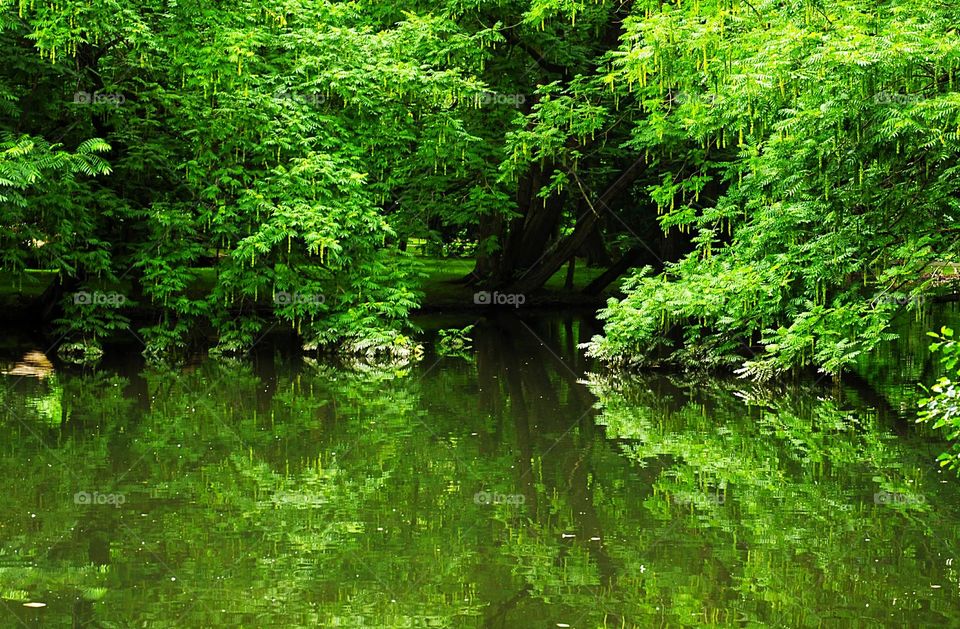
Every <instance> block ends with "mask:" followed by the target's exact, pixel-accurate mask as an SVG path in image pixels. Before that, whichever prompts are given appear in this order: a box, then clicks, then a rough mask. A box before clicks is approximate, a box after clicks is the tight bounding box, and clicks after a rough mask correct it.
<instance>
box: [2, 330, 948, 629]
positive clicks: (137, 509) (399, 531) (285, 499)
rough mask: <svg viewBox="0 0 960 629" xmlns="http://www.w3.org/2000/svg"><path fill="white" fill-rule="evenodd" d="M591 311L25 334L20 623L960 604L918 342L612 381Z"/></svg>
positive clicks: (605, 619)
mask: <svg viewBox="0 0 960 629" xmlns="http://www.w3.org/2000/svg"><path fill="white" fill-rule="evenodd" d="M466 323H470V322H469V321H467V322H462V321H461V322H459V324H460V325H465V324H466ZM923 323H925V322H923ZM916 327H917V328H918V330H919V328H920V326H916ZM595 332H596V326H595V324H593V323H590V322H589V321H588V320H585V319H580V318H577V317H574V316H566V317H563V316H561V317H549V318H530V319H523V320H521V319H518V318H514V317H510V316H503V317H500V318H495V319H490V320H486V321H483V322H481V323H479V324H478V325H477V328H476V330H475V331H474V337H475V342H474V352H473V355H472V357H471V359H470V360H463V359H460V358H447V359H439V358H437V357H435V356H433V355H430V354H429V353H428V355H427V356H426V358H425V360H424V361H423V362H422V363H421V364H418V365H415V366H412V367H409V368H407V369H395V370H392V371H376V370H368V371H357V370H351V369H346V368H344V367H342V366H341V367H337V366H335V365H334V364H332V363H330V362H325V361H308V360H302V359H300V358H298V357H296V356H295V355H292V354H290V353H287V352H283V351H280V350H278V349H276V348H270V347H266V346H264V347H260V348H259V352H258V354H257V355H256V356H254V357H253V358H251V359H250V360H245V361H238V362H231V361H213V360H202V361H197V362H196V364H191V365H189V366H187V367H184V368H182V369H178V370H170V371H163V370H157V369H146V368H143V367H142V366H139V365H117V366H114V367H113V368H110V367H109V366H108V367H107V368H105V369H103V370H101V371H98V372H91V373H86V374H84V373H70V372H65V371H63V370H52V371H49V370H44V369H35V370H34V372H33V373H27V372H29V371H30V370H29V369H24V368H23V366H22V363H23V361H20V363H21V366H20V368H19V371H18V370H17V369H15V368H14V367H15V366H16V365H15V363H17V357H16V356H12V359H11V360H10V361H8V367H7V368H5V371H6V372H8V375H7V376H5V377H4V378H3V381H4V383H3V384H4V386H3V387H2V388H0V402H2V405H0V498H2V501H3V506H2V519H0V619H2V622H0V625H2V626H4V627H5V626H27V627H60V626H76V627H133V626H136V627H142V626H149V627H212V626H246V627H268V626H270V627H272V626H278V627H297V626H304V627H315V626H323V627H337V626H341V627H383V626H398V627H563V626H570V627H581V628H583V627H588V628H595V627H648V626H704V625H707V626H710V625H719V626H728V625H737V626H759V625H768V626H788V627H794V626H811V627H817V626H844V627H846V626H882V625H889V626H903V625H910V626H924V625H925V626H960V577H958V573H957V569H958V568H960V562H958V561H957V559H960V558H958V557H957V545H958V540H960V535H958V533H960V508H958V507H960V500H958V497H960V496H958V491H957V487H958V482H957V479H956V478H955V477H952V476H950V475H949V474H948V473H946V472H943V473H942V472H941V471H940V470H939V469H938V468H937V466H936V464H935V461H934V459H935V457H936V455H937V454H938V453H939V452H940V451H941V450H942V449H943V444H942V443H940V442H938V441H937V440H936V439H934V438H933V437H932V436H930V435H929V434H926V433H924V432H922V431H920V430H918V429H917V428H916V427H915V426H913V425H912V424H910V423H909V422H908V421H905V419H904V418H903V417H902V416H901V415H902V413H901V412H900V407H901V405H904V404H906V402H905V401H904V400H906V398H907V397H908V396H909V391H912V387H911V388H909V390H908V388H907V385H906V384H904V383H903V382H900V383H898V382H897V380H896V378H894V377H893V376H892V375H891V374H893V373H897V372H898V369H900V371H899V373H901V374H903V373H906V374H907V375H908V376H909V377H914V376H915V375H916V374H917V373H927V372H929V370H930V368H929V364H928V363H927V362H925V361H926V358H925V357H924V356H923V354H922V352H917V353H915V354H913V356H915V358H913V359H911V360H912V361H913V362H910V363H909V364H908V365H907V366H904V367H898V366H897V361H901V362H902V360H903V359H902V357H900V356H899V352H900V351H901V350H900V349H897V348H894V349H892V350H888V351H889V352H890V353H888V354H886V355H882V356H879V357H877V358H876V364H871V367H872V368H873V371H872V372H871V371H869V370H867V371H866V372H865V373H864V381H863V382H860V383H858V382H854V383H853V384H850V385H844V386H835V385H833V384H832V383H829V382H820V383H817V382H815V381H814V380H807V381H801V382H796V383H791V384H789V385H783V386H779V387H758V386H753V385H750V384H748V383H744V382H742V381H736V380H729V379H704V378H693V377H684V376H679V375H666V374H658V375H648V376H645V377H631V378H604V377H600V376H595V375H590V374H589V371H590V367H591V365H589V364H587V363H585V362H584V360H583V358H582V357H581V354H580V353H579V351H578V350H577V348H576V346H577V344H578V343H580V342H582V341H584V340H586V339H587V338H589V336H590V335H591V334H593V333H595ZM912 338H914V339H915V340H908V341H905V342H909V343H914V344H915V345H916V346H917V347H922V346H925V343H923V342H922V341H921V340H917V339H920V338H921V337H920V336H919V333H918V334H916V335H914V337H912ZM28 362H29V361H28ZM870 382H875V383H877V384H876V386H869V385H868V383H870ZM955 564H956V565H955ZM25 603H26V604H29V603H43V604H44V605H45V606H44V607H28V606H25Z"/></svg>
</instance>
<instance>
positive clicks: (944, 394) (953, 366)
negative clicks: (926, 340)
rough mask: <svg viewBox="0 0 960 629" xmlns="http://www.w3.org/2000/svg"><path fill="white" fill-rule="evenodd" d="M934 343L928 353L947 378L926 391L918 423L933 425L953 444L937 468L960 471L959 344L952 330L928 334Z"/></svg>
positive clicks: (941, 458)
mask: <svg viewBox="0 0 960 629" xmlns="http://www.w3.org/2000/svg"><path fill="white" fill-rule="evenodd" d="M929 334H930V336H932V337H933V338H935V339H936V342H935V343H931V344H930V351H931V352H933V353H939V354H940V362H941V363H942V365H943V367H944V369H946V371H947V375H945V376H942V377H940V379H939V380H937V382H936V384H934V385H933V386H931V387H930V388H929V389H925V391H926V392H927V393H928V396H927V397H925V398H923V399H921V400H920V402H919V404H920V409H921V410H920V413H919V419H918V421H920V422H928V423H931V424H933V428H935V429H939V430H941V431H942V432H943V434H944V436H945V437H946V438H947V439H949V440H950V441H953V442H954V443H953V444H952V446H951V449H950V450H949V451H948V452H945V453H943V454H942V455H940V464H941V465H943V466H945V467H949V468H950V469H953V470H958V471H960V391H958V388H957V387H958V385H957V382H956V379H957V377H958V376H960V369H958V368H957V366H958V364H960V344H958V343H957V341H956V340H954V338H953V329H951V328H948V327H943V328H941V329H940V333H939V334H937V333H936V332H930V333H929Z"/></svg>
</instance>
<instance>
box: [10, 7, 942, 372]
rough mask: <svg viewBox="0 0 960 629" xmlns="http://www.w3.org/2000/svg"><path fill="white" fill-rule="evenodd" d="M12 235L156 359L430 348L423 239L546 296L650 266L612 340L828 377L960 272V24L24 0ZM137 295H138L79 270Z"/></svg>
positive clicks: (23, 253) (13, 102)
mask: <svg viewBox="0 0 960 629" xmlns="http://www.w3.org/2000/svg"><path fill="white" fill-rule="evenodd" d="M0 15H2V20H0V29H2V31H0V36H2V37H3V40H4V46H3V52H2V53H0V54H3V55H4V56H5V63H4V64H3V66H2V68H0V95H2V96H3V98H2V99H0V103H2V104H0V144H2V147H0V155H2V157H0V169H2V170H0V188H2V190H0V215H2V221H0V224H2V228H0V260H2V265H3V269H4V270H5V271H6V272H8V273H12V274H14V276H15V277H19V278H22V277H25V276H26V275H25V274H26V273H27V271H36V270H45V271H48V272H49V273H50V274H52V275H53V276H54V280H53V281H52V282H51V283H50V285H49V287H47V288H46V290H44V291H43V293H42V294H41V295H40V296H39V297H38V298H37V299H36V300H35V301H34V302H31V303H30V304H29V305H28V308H29V309H30V310H31V311H32V312H38V313H40V314H42V315H43V316H53V317H57V320H58V321H59V325H60V329H61V332H62V334H63V335H64V336H65V337H66V338H69V339H72V340H77V341H80V342H81V343H82V344H85V345H92V346H95V345H97V344H98V343H99V342H100V341H101V340H102V339H103V338H105V337H106V336H107V335H109V334H111V333H116V332H118V331H120V332H124V331H126V330H129V331H130V332H132V333H134V334H136V335H137V336H138V338H141V339H142V340H143V342H144V345H145V348H146V349H145V351H146V353H147V354H148V355H151V356H163V355H168V354H170V353H175V352H177V351H178V350H179V349H182V348H183V346H184V345H185V344H186V343H187V342H188V341H189V340H190V338H191V337H192V336H195V335H196V333H197V331H198V330H203V331H207V330H209V331H210V333H211V334H212V335H213V336H214V337H215V338H216V339H217V342H216V348H217V350H218V351H221V352H236V351H243V350H244V349H246V348H248V347H250V346H251V345H252V344H253V343H254V342H255V341H256V339H257V338H259V336H260V335H262V334H264V333H265V332H267V331H268V330H269V329H271V322H272V321H282V322H284V323H285V324H286V325H288V326H290V327H291V328H292V329H294V330H295V331H296V333H297V334H298V335H299V336H300V337H301V339H302V341H303V344H304V345H305V346H307V347H321V346H332V345H342V346H343V345H345V346H348V347H361V346H362V347H377V348H386V350H385V351H388V352H394V351H405V352H409V351H413V346H412V341H410V340H409V337H408V336H407V332H408V330H407V324H408V315H409V313H410V312H411V311H412V310H413V309H415V308H416V307H417V306H418V305H419V304H420V303H421V298H422V293H421V292H420V286H421V279H422V277H421V273H420V272H419V271H418V268H417V257H416V256H414V255H412V254H411V252H410V251H409V250H408V244H409V243H410V242H412V241H414V240H416V241H426V242H428V243H432V244H433V245H437V246H441V245H442V246H444V247H446V246H451V247H459V248H461V249H463V250H465V251H467V252H468V253H469V254H470V255H472V256H473V257H474V258H475V260H476V262H475V268H474V270H473V272H472V273H470V274H469V275H468V276H466V277H464V278H463V282H465V283H467V284H471V285H475V286H477V287H478V288H480V289H496V290H501V291H508V292H514V293H532V292H536V291H537V290H539V289H540V288H542V287H543V285H544V284H545V282H546V281H547V280H548V279H549V278H550V277H552V276H553V275H554V274H555V273H556V272H557V271H558V270H559V269H560V268H561V267H562V266H563V265H564V264H566V263H569V264H573V263H574V261H575V260H576V259H577V258H580V259H582V260H584V261H585V263H586V264H589V265H592V266H595V267H598V268H600V269H603V270H606V272H604V273H602V275H600V277H599V278H598V279H597V281H596V282H594V283H591V285H589V286H586V287H580V288H581V289H582V290H583V291H584V292H587V293H590V294H597V293H599V292H601V291H602V290H603V289H604V288H605V286H606V285H607V284H610V283H612V282H615V281H616V280H617V277H618V276H619V275H621V274H622V273H623V272H624V271H627V270H628V269H633V270H632V271H629V272H628V279H627V280H626V281H625V282H624V283H623V286H622V291H623V292H622V294H619V295H617V296H616V298H615V299H612V300H611V301H610V302H608V304H607V307H606V308H605V309H604V310H603V311H602V312H601V316H602V317H603V318H604V319H605V321H606V327H605V330H604V334H603V335H602V336H598V337H596V338H595V339H594V340H593V341H592V342H591V343H590V344H589V351H590V353H591V354H592V355H594V356H597V357H599V358H601V359H603V360H604V361H607V362H610V363H613V364H626V365H639V364H651V363H671V364H681V365H688V366H692V365H697V366H702V365H709V366H717V367H733V368H739V369H741V370H742V372H743V373H745V374H747V375H750V376H752V377H756V378H766V377H771V376H774V375H776V374H779V373H782V372H784V371H787V370H790V369H794V368H798V367H800V368H802V367H807V366H813V367H817V368H820V369H822V370H823V371H825V372H827V373H831V374H837V373H840V372H841V371H843V370H844V369H847V368H849V367H850V366H851V365H852V364H853V362H854V361H855V360H856V358H857V356H859V355H861V354H863V353H864V352H866V351H868V350H870V349H871V348H872V347H874V346H875V345H876V344H877V343H878V342H880V341H881V340H883V339H884V338H887V337H888V336H889V334H890V333H889V330H888V328H889V322H890V320H891V319H892V318H893V317H894V316H895V315H896V314H897V313H898V312H899V311H901V310H903V309H904V308H910V309H921V308H922V307H923V301H922V299H921V297H924V296H926V295H928V294H929V293H930V292H931V291H932V290H934V289H935V288H936V287H937V286H938V285H939V284H940V283H941V282H942V281H943V279H944V278H945V277H947V276H950V275H955V273H956V272H955V267H954V266H953V263H954V262H955V258H956V254H957V240H956V238H955V237H954V234H955V232H956V231H957V210H958V207H957V204H958V196H957V192H958V191H957V181H958V178H957V151H958V146H960V95H958V92H957V89H956V85H955V81H956V80H957V79H958V77H957V76H956V74H957V69H958V62H960V59H958V50H960V44H958V39H957V37H956V31H955V26H954V17H955V10H954V8H953V7H951V6H950V5H948V4H943V3H936V2H930V1H929V0H896V1H892V2H885V3H881V4H879V5H878V4H876V3H864V2H859V1H853V0H843V1H841V2H835V3H830V4H829V5H827V4H825V3H821V2H815V1H812V2H787V3H782V2H772V1H769V2H747V1H746V0H724V1H717V2H713V1H700V0H696V1H685V0H680V1H678V2H676V3H661V2H650V1H646V2H643V1H641V2H638V1H635V0H626V1H620V0H618V1H617V2H612V1H609V0H602V1H596V2H579V1H575V0H524V1H516V0H491V1H483V2H475V3H464V2H453V1H446V2H439V3H437V2H431V3H427V2H417V1H414V0H402V1H398V2H390V3H384V2H370V1H368V0H362V1H357V2H349V3H335V2H325V1H319V2H316V1H311V2H306V1H302V0H257V1H253V0H246V1H234V2H226V3H218V4H217V5H216V6H210V5H208V4H204V3H199V2H192V1H186V2H177V3H171V2H166V1H163V2H161V1H159V0H157V1H153V0H148V1H146V2H138V3H130V2H126V1H124V0H110V1H104V2H101V1H96V2H89V1H86V2H81V1H80V0H59V1H57V2H47V1H44V0H37V1H36V2H33V3H26V2H18V3H13V2H6V3H5V4H4V8H3V12H2V14H0ZM108 290H116V291H118V292H119V293H121V294H122V295H123V297H124V299H123V300H121V301H120V303H118V300H112V301H111V300H110V299H93V298H90V299H86V298H81V299H78V298H77V295H78V294H81V295H90V294H97V291H108Z"/></svg>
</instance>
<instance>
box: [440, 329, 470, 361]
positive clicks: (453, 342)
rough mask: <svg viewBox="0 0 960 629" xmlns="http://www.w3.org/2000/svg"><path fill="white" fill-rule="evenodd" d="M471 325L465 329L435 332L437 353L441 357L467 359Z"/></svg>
mask: <svg viewBox="0 0 960 629" xmlns="http://www.w3.org/2000/svg"><path fill="white" fill-rule="evenodd" d="M472 330H473V326H472V325H468V326H467V327H465V328H459V329H457V328H450V329H447V330H438V331H437V353H438V354H440V355H441V356H459V357H461V358H467V357H469V355H470V354H469V352H470V350H471V343H472V340H471V338H470V332H471V331H472Z"/></svg>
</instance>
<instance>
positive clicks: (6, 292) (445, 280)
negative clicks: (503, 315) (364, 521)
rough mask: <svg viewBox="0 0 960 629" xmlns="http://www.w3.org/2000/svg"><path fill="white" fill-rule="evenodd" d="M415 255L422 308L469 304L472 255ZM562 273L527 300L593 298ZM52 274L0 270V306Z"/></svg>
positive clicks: (29, 293) (203, 275)
mask: <svg viewBox="0 0 960 629" xmlns="http://www.w3.org/2000/svg"><path fill="white" fill-rule="evenodd" d="M416 259H417V260H418V261H419V262H420V264H421V265H422V270H423V272H424V273H425V274H426V277H425V278H424V280H423V284H422V289H423V291H424V303H423V305H424V307H425V308H459V307H464V308H469V307H472V306H473V305H474V304H473V294H474V292H475V289H474V288H472V287H469V286H466V285H464V284H461V283H459V282H458V281H457V280H460V279H461V278H463V277H464V276H466V275H467V274H468V273H469V272H470V271H471V270H472V269H473V266H474V261H473V259H472V258H439V257H430V256H418V257H417V258H416ZM196 272H197V280H196V281H195V282H194V283H193V285H191V286H190V289H189V290H188V293H189V294H190V296H191V297H194V298H196V297H200V296H201V295H203V294H204V293H205V292H206V291H207V290H209V287H210V286H212V285H213V283H214V281H215V279H216V271H215V270H214V269H212V268H207V267H204V268H198V269H196ZM602 272H603V269H597V268H588V267H586V266H585V265H584V264H582V263H580V264H578V265H577V269H576V273H575V274H574V292H575V293H576V291H578V290H579V289H581V288H583V287H584V286H586V285H587V284H588V283H590V281H592V280H593V279H594V278H596V277H597V276H598V275H600V274H601V273H602ZM566 275H567V268H566V266H564V267H563V268H562V269H560V271H558V272H557V273H556V274H555V275H554V276H553V277H552V278H550V281H549V282H547V285H546V287H545V288H544V290H542V291H539V292H538V294H537V296H536V297H535V298H534V297H531V298H530V300H528V303H533V302H537V303H543V304H559V303H568V302H573V303H584V302H591V301H595V300H589V299H585V298H583V297H582V296H579V295H570V294H568V293H567V292H566V291H565V290H564V288H563V285H564V282H565V280H566ZM54 277H56V272H55V271H34V270H28V271H27V272H26V273H21V274H13V273H10V272H2V273H0V308H6V309H20V308H23V307H24V305H25V304H27V303H29V302H30V301H32V300H33V299H35V298H37V297H38V296H40V295H41V294H42V293H43V291H44V290H45V289H46V288H47V286H48V285H49V284H50V282H51V281H53V278H54ZM102 289H103V290H117V291H119V292H124V290H126V289H129V286H127V285H126V283H122V284H121V285H118V286H109V285H102Z"/></svg>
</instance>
